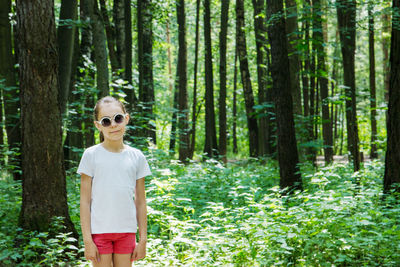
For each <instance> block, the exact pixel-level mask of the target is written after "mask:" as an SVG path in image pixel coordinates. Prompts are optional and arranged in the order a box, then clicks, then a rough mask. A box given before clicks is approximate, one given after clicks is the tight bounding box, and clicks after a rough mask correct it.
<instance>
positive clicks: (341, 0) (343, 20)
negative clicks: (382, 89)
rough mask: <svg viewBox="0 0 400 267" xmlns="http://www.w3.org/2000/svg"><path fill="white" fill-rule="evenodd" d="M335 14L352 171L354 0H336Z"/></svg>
mask: <svg viewBox="0 0 400 267" xmlns="http://www.w3.org/2000/svg"><path fill="white" fill-rule="evenodd" d="M337 15H338V25H339V35H340V42H341V47H342V58H343V73H344V85H345V86H346V89H345V95H346V128H347V148H348V150H349V152H350V158H351V160H352V161H353V166H354V171H358V170H359V169H360V152H359V149H358V140H359V139H358V127H357V112H356V81H355V62H354V57H355V48H356V28H355V27H356V2H355V0H338V4H337Z"/></svg>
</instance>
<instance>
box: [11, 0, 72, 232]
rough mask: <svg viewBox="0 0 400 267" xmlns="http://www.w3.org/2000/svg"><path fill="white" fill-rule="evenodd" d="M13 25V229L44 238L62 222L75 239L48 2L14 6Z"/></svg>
mask: <svg viewBox="0 0 400 267" xmlns="http://www.w3.org/2000/svg"><path fill="white" fill-rule="evenodd" d="M17 24H18V40H19V60H18V61H19V66H20V89H21V120H22V155H23V156H22V173H23V182H22V208H21V213H20V218H19V223H20V225H21V226H22V227H23V228H25V229H29V230H37V231H41V232H44V231H48V229H49V227H50V223H51V220H52V218H53V216H62V217H64V224H65V226H66V231H67V232H73V233H74V235H75V236H76V237H77V232H76V230H75V228H74V225H73V223H72V221H71V219H70V217H69V213H68V206H67V192H66V181H65V170H64V166H63V151H62V129H61V122H62V121H61V112H60V107H59V104H58V86H59V85H58V73H57V71H58V52H57V44H56V26H55V18H54V3H53V1H51V0H43V1H34V2H32V1H20V0H18V1H17ZM38 36H40V38H38ZM49 116H51V119H50V120H49Z"/></svg>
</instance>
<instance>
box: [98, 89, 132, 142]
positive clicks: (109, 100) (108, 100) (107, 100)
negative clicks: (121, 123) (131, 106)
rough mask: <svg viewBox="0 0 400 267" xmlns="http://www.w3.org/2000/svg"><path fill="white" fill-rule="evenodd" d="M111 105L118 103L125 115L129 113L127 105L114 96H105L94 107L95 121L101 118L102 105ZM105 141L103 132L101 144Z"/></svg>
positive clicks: (101, 133)
mask: <svg viewBox="0 0 400 267" xmlns="http://www.w3.org/2000/svg"><path fill="white" fill-rule="evenodd" d="M109 103H117V104H118V105H119V106H120V107H121V109H122V111H123V112H124V113H127V112H126V108H125V105H124V104H123V103H122V102H121V101H120V100H119V99H117V98H115V97H113V96H105V97H102V98H100V99H99V100H98V101H97V103H96V105H95V106H94V120H95V121H98V120H99V118H98V116H99V112H100V107H101V105H103V104H109ZM103 141H104V135H103V132H101V131H100V142H103Z"/></svg>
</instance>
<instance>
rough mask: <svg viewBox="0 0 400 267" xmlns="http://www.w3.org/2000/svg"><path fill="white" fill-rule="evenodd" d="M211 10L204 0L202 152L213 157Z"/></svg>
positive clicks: (214, 133) (215, 151)
mask: <svg viewBox="0 0 400 267" xmlns="http://www.w3.org/2000/svg"><path fill="white" fill-rule="evenodd" d="M210 20H211V11H210V0H204V47H205V57H204V64H205V65H204V68H205V71H204V72H205V82H206V95H205V99H206V118H205V120H206V140H205V144H204V152H205V153H206V156H208V157H214V156H216V154H218V145H217V130H216V128H215V113H214V81H213V66H212V46H211V22H210Z"/></svg>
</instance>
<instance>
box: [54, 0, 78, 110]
mask: <svg viewBox="0 0 400 267" xmlns="http://www.w3.org/2000/svg"><path fill="white" fill-rule="evenodd" d="M77 13H78V6H77V0H62V1H61V9H60V25H59V26H58V32H57V41H58V51H59V53H58V57H59V59H58V62H59V64H58V65H59V69H58V76H59V79H60V88H59V89H60V92H59V94H58V97H59V103H60V109H61V114H64V112H65V110H66V107H67V102H68V96H69V89H70V81H71V73H72V72H73V71H74V70H72V58H73V53H74V44H75V38H74V37H75V29H76V27H75V25H74V24H73V21H74V20H76V18H77Z"/></svg>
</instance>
